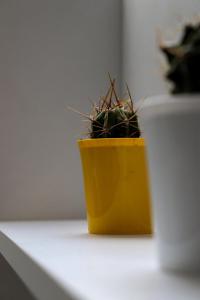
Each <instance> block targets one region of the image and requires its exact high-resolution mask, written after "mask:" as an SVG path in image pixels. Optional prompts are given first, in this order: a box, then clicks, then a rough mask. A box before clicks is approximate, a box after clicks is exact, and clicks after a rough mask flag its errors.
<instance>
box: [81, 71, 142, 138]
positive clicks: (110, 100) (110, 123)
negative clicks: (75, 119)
mask: <svg viewBox="0 0 200 300" xmlns="http://www.w3.org/2000/svg"><path fill="white" fill-rule="evenodd" d="M109 78H110V76H109ZM127 91H128V99H122V100H120V99H119V97H118V95H117V92H116V89H115V79H114V80H112V79H111V78H110V87H109V89H108V91H107V93H106V95H105V96H104V97H101V99H100V100H99V102H98V103H97V104H93V109H92V112H91V114H90V115H88V116H87V115H84V116H85V117H86V118H87V119H88V120H89V121H90V129H89V137H90V138H130V137H132V138H138V137H140V130H139V125H138V119H137V115H136V110H135V109H134V106H133V100H132V97H131V94H130V91H129V88H128V86H127ZM82 115H83V114H82Z"/></svg>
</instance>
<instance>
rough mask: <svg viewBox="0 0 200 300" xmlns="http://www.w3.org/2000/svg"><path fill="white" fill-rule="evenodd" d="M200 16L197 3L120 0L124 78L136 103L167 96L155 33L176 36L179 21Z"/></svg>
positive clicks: (192, 1)
mask: <svg viewBox="0 0 200 300" xmlns="http://www.w3.org/2000/svg"><path fill="white" fill-rule="evenodd" d="M197 14H200V1H199V0H123V72H122V73H123V78H124V79H126V81H128V82H129V85H130V87H131V89H133V91H134V93H135V96H136V98H137V99H140V98H141V97H146V96H149V95H150V96H151V95H154V94H159V93H166V92H167V91H168V86H167V84H166V82H165V81H164V80H163V72H164V70H163V63H162V62H163V60H162V59H161V57H160V53H159V51H158V49H157V48H158V47H157V44H156V31H157V29H159V30H161V32H163V35H164V36H165V35H167V36H169V31H171V32H172V34H170V36H172V35H173V34H174V35H176V32H177V29H178V27H180V25H181V21H184V20H187V19H194V18H195V16H197Z"/></svg>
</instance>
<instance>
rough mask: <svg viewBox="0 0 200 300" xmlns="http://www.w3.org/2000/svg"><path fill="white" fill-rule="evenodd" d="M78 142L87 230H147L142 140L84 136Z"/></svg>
mask: <svg viewBox="0 0 200 300" xmlns="http://www.w3.org/2000/svg"><path fill="white" fill-rule="evenodd" d="M78 144H79V148H80V154H81V160H82V167H83V175H84V186H85V196H86V206H87V219H88V230H89V232H90V233H95V234H149V233H151V214H150V199H149V185H148V176H147V166H146V157H145V145H144V139H143V138H113V139H110V138H109V139H85V140H79V141H78Z"/></svg>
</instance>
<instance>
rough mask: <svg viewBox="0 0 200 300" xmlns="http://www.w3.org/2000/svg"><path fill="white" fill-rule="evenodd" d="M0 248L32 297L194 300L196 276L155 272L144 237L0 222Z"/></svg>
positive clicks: (65, 224) (199, 295)
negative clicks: (100, 234) (104, 234)
mask: <svg viewBox="0 0 200 300" xmlns="http://www.w3.org/2000/svg"><path fill="white" fill-rule="evenodd" d="M0 231H1V233H0V252H1V254H2V255H3V256H4V257H5V258H6V260H7V261H8V263H9V264H10V265H11V266H12V267H13V269H14V270H15V272H16V273H17V274H18V275H19V276H20V278H21V279H22V280H23V281H24V283H25V284H26V286H27V287H28V288H29V289H30V290H31V291H32V293H33V294H34V295H35V297H36V298H37V299H38V300H64V299H65V300H67V299H85V300H147V299H148V300H161V299H162V300H169V299H170V300H185V299H188V300H197V299H198V300H199V299H200V278H192V277H186V276H175V275H170V274H165V273H163V272H161V271H160V270H159V268H158V265H157V260H156V255H155V246H154V240H153V239H152V238H150V237H133V236H132V237H130V236H129V237H128V236H126V237H122V236H121V237H120V236H118V237H117V236H95V235H88V234H87V227H86V222H85V221H49V222H46V221H44V222H4V223H0Z"/></svg>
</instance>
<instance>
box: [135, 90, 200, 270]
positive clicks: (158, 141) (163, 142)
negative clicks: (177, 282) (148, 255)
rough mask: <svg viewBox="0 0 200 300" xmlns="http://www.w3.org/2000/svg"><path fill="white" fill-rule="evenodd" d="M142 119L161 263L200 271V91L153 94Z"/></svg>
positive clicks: (167, 267) (142, 113) (173, 267)
mask: <svg viewBox="0 0 200 300" xmlns="http://www.w3.org/2000/svg"><path fill="white" fill-rule="evenodd" d="M139 117H140V122H141V127H142V129H143V132H144V136H145V138H146V142H147V152H148V153H147V154H148V161H149V170H150V180H151V191H152V200H153V214H154V225H155V226H154V227H155V234H156V237H157V243H158V250H159V257H160V265H161V267H162V268H164V269H168V270H174V271H189V272H196V271H197V272H200V94H199V95H195V96H193V95H184V96H168V95H164V96H156V97H152V98H149V99H147V100H146V101H145V102H144V105H143V107H142V108H141V111H140V115H139Z"/></svg>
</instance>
